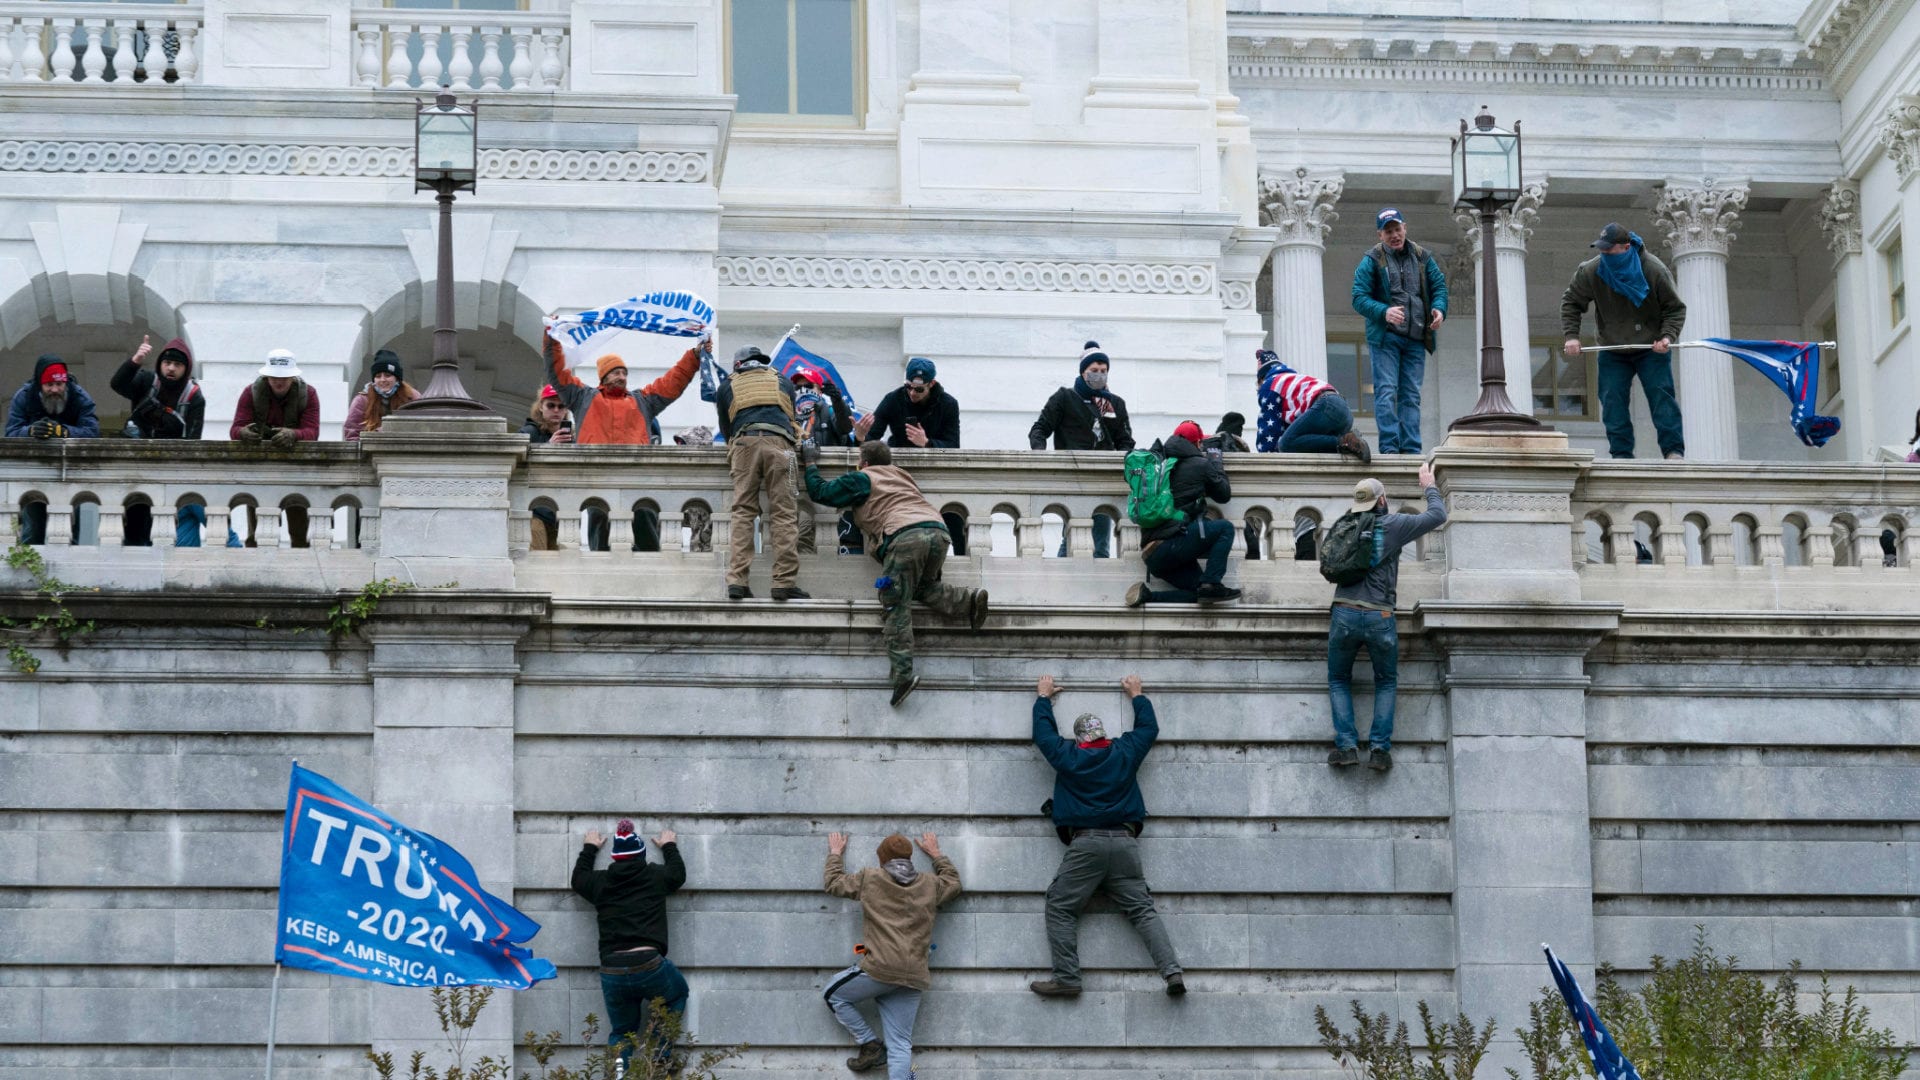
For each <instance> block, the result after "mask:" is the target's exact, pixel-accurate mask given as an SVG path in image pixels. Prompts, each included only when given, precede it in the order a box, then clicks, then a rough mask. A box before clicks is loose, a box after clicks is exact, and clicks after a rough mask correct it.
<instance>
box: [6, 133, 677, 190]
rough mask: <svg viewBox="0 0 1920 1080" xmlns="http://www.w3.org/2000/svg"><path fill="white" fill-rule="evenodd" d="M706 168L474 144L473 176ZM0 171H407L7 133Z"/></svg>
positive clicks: (377, 150)
mask: <svg viewBox="0 0 1920 1080" xmlns="http://www.w3.org/2000/svg"><path fill="white" fill-rule="evenodd" d="M710 167H711V161H710V159H709V157H708V155H707V154H705V153H700V152H693V151H667V150H550V149H541V148H530V147H529V148H522V147H491V148H487V149H483V150H481V151H480V175H481V177H482V178H484V179H489V180H586V181H621V182H629V183H631V182H664V183H683V184H687V183H700V182H703V181H705V180H706V179H707V176H708V173H709V170H710ZM0 172H46V173H92V172H100V173H159V174H178V175H186V176H348V177H354V176H365V177H404V176H409V175H411V174H412V173H413V150H412V148H410V147H405V146H273V145H261V144H247V143H184V142H137V143H129V142H88V141H79V140H71V141H67V140H8V141H5V142H0Z"/></svg>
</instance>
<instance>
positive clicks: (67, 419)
mask: <svg viewBox="0 0 1920 1080" xmlns="http://www.w3.org/2000/svg"><path fill="white" fill-rule="evenodd" d="M54 364H66V361H65V360H62V359H60V358H59V357H57V356H42V357H41V358H40V359H39V361H38V362H37V363H35V364H34V365H33V378H31V379H28V380H27V384H26V385H25V386H22V387H21V388H20V389H19V390H17V391H15V392H14V395H13V405H12V407H11V408H9V409H8V410H7V438H9V439H20V438H25V437H27V436H28V435H30V434H31V432H29V431H28V430H27V429H28V428H31V427H32V426H33V425H34V424H35V423H37V422H39V421H41V420H52V421H54V422H56V423H59V424H64V425H66V428H67V438H69V439H97V438H99V437H100V421H99V420H98V419H97V418H95V417H94V415H93V398H92V397H91V396H90V395H88V393H87V392H86V391H85V390H82V389H81V388H80V384H79V383H77V382H74V381H73V378H72V374H71V373H72V370H73V369H72V368H71V367H70V366H69V367H68V369H67V370H68V373H69V374H68V378H67V404H66V407H65V408H63V409H61V410H60V415H58V416H48V415H47V410H46V407H45V406H43V405H41V404H40V376H41V375H42V374H44V373H45V372H46V370H47V368H49V367H51V366H52V365H54Z"/></svg>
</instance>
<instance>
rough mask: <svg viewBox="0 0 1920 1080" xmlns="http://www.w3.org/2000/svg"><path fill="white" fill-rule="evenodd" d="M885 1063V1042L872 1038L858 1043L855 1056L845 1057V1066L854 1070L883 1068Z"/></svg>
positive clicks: (863, 1070)
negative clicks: (857, 1052)
mask: <svg viewBox="0 0 1920 1080" xmlns="http://www.w3.org/2000/svg"><path fill="white" fill-rule="evenodd" d="M886 1064H887V1044H885V1043H883V1042H881V1041H880V1040H879V1039H872V1040H869V1041H867V1042H863V1043H861V1044H860V1053H859V1055H858V1056H857V1057H850V1058H848V1059H847V1068H849V1069H852V1070H853V1071H854V1072H866V1071H867V1070H868V1069H880V1068H885V1067H886Z"/></svg>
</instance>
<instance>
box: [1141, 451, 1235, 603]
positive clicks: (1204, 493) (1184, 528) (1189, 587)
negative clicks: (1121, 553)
mask: <svg viewBox="0 0 1920 1080" xmlns="http://www.w3.org/2000/svg"><path fill="white" fill-rule="evenodd" d="M1203 437H1204V436H1203V433H1202V432H1201V430H1200V425H1199V424H1196V423H1194V422H1193V421H1191V420H1187V421H1184V422H1182V423H1181V424H1180V426H1179V427H1176V428H1174V429H1173V435H1172V436H1171V437H1170V438H1168V439H1167V441H1166V442H1164V443H1162V444H1160V450H1161V452H1162V453H1164V454H1165V455H1166V456H1167V457H1169V458H1172V459H1173V474H1172V476H1171V477H1169V478H1168V487H1169V488H1171V489H1172V494H1173V507H1174V509H1175V510H1177V511H1179V512H1180V514H1181V516H1180V517H1179V518H1178V519H1177V520H1174V521H1166V522H1162V523H1161V524H1159V525H1157V526H1155V527H1153V528H1151V529H1148V530H1146V531H1145V532H1144V533H1142V534H1141V537H1140V541H1141V548H1140V558H1141V559H1142V560H1143V561H1145V562H1146V564H1147V572H1148V573H1149V574H1152V575H1153V576H1154V577H1157V578H1159V579H1160V580H1161V581H1164V582H1166V583H1167V584H1169V585H1172V586H1173V588H1171V589H1154V588H1151V587H1149V586H1148V584H1147V583H1146V582H1144V581H1140V582H1135V583H1134V584H1133V585H1132V586H1131V587H1130V588H1128V589H1127V606H1128V607H1139V606H1140V605H1142V604H1191V603H1195V602H1198V603H1202V604H1217V603H1221V602H1223V601H1227V600H1237V599H1239V597H1240V590H1239V589H1229V588H1227V586H1226V585H1225V584H1223V582H1224V580H1225V578H1226V575H1227V557H1228V556H1230V555H1231V554H1233V523H1232V522H1230V521H1227V520H1225V519H1223V518H1210V517H1208V516H1207V500H1209V499H1211V500H1213V501H1214V502H1226V501H1228V500H1230V499H1232V498H1233V487H1232V485H1230V484H1229V483H1228V482H1227V471H1226V467H1225V465H1224V464H1222V461H1221V458H1222V457H1223V453H1222V451H1221V450H1219V449H1218V448H1217V447H1209V448H1207V449H1205V450H1202V449H1201V448H1200V445H1199V444H1200V442H1201V440H1202V438H1203ZM1202 560H1204V561H1205V566H1204V567H1203V566H1202V565H1201V563H1202Z"/></svg>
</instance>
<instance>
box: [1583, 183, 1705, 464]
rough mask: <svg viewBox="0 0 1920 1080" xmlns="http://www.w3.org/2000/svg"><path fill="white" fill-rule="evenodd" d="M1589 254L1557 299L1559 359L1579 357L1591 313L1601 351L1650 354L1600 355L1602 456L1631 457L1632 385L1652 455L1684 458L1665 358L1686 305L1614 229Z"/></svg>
mask: <svg viewBox="0 0 1920 1080" xmlns="http://www.w3.org/2000/svg"><path fill="white" fill-rule="evenodd" d="M1590 246H1592V247H1596V248H1599V249H1600V254H1599V255H1596V256H1595V257H1593V258H1591V259H1588V260H1587V261H1586V262H1583V263H1581V264H1580V268H1579V269H1578V270H1575V271H1574V272H1573V280H1572V281H1571V282H1569V283H1568V284H1567V291H1566V294H1565V295H1564V296H1562V297H1561V298H1560V325H1561V328H1562V329H1563V330H1565V331H1566V333H1565V337H1566V339H1567V341H1566V344H1565V345H1563V346H1561V351H1562V352H1564V353H1565V354H1566V355H1567V358H1568V359H1570V360H1572V359H1578V358H1579V356H1580V319H1581V317H1582V316H1584V315H1585V314H1586V313H1587V306H1588V305H1592V306H1593V323H1594V327H1595V328H1596V329H1597V330H1598V331H1599V333H1598V337H1599V339H1600V344H1602V345H1638V344H1642V343H1644V342H1646V341H1647V340H1648V339H1649V338H1651V339H1652V347H1651V348H1648V349H1641V350H1638V351H1634V352H1603V353H1601V354H1600V421H1601V423H1603V424H1604V425H1606V429H1607V452H1608V453H1610V454H1612V455H1613V456H1614V457H1617V458H1630V457H1632V456H1633V414H1632V412H1631V411H1630V409H1631V406H1632V404H1633V378H1634V376H1636V375H1638V376H1639V377H1640V392H1641V393H1643V394H1645V395H1646V396H1647V411H1648V412H1650V413H1652V414H1653V429H1654V431H1655V432H1656V433H1658V435H1659V439H1660V452H1661V453H1662V454H1664V455H1665V456H1666V457H1667V458H1668V459H1669V460H1676V461H1677V460H1679V459H1680V458H1682V457H1685V456H1686V450H1687V442H1686V438H1685V436H1684V435H1683V433H1682V431H1681V423H1680V402H1679V401H1678V400H1676V399H1675V398H1674V396H1673V357H1672V356H1671V355H1670V353H1669V350H1671V349H1672V348H1673V342H1674V339H1675V338H1677V337H1679V336H1680V328H1681V327H1682V326H1684V325H1685V324H1686V321H1687V305H1686V304H1685V303H1684V302H1683V301H1681V299H1680V290H1679V289H1678V288H1676V287H1675V286H1674V283H1673V274H1672V273H1671V272H1669V271H1668V270H1667V264H1665V263H1663V262H1661V261H1660V260H1659V259H1656V258H1654V257H1653V256H1651V255H1649V254H1647V252H1646V250H1645V249H1646V241H1644V240H1642V239H1640V237H1639V236H1637V235H1636V234H1634V233H1631V232H1628V231H1627V229H1626V227H1625V226H1623V225H1621V224H1620V223H1619V222H1617V221H1610V222H1608V223H1607V227H1606V228H1604V229H1602V230H1600V239H1598V240H1595V241H1594V242H1593V243H1592V245H1590Z"/></svg>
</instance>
